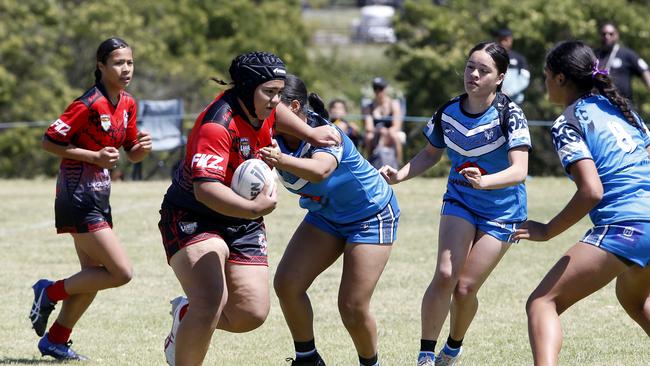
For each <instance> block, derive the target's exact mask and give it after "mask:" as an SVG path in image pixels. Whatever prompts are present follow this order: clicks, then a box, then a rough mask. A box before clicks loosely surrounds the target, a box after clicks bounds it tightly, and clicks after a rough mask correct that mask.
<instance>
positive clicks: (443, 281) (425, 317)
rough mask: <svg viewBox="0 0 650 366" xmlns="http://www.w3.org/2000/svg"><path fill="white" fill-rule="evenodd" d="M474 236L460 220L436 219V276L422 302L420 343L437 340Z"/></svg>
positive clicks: (464, 222) (453, 217) (451, 217)
mask: <svg viewBox="0 0 650 366" xmlns="http://www.w3.org/2000/svg"><path fill="white" fill-rule="evenodd" d="M475 234H476V228H475V227H474V225H472V224H471V223H469V222H468V221H465V220H464V219H461V218H459V217H456V216H450V215H443V216H442V217H441V218H440V232H439V234H438V261H437V264H436V272H435V274H434V275H433V279H432V280H431V283H430V284H429V287H428V288H427V290H426V292H425V293H424V297H423V298H422V313H421V317H422V339H429V340H437V339H438V336H440V330H441V329H442V325H443V323H444V322H445V319H446V318H447V314H448V313H449V303H450V301H451V295H452V293H453V291H454V288H455V287H456V283H457V282H458V279H459V277H460V274H461V272H462V271H463V267H464V266H465V261H466V259H467V256H468V253H469V250H470V247H471V245H472V241H473V240H474V236H475Z"/></svg>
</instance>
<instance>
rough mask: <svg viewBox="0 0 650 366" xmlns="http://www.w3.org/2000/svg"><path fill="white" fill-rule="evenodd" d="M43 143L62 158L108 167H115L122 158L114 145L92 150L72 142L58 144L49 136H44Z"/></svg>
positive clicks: (48, 149) (46, 149)
mask: <svg viewBox="0 0 650 366" xmlns="http://www.w3.org/2000/svg"><path fill="white" fill-rule="evenodd" d="M41 145H42V146H43V149H44V150H45V151H47V152H49V153H51V154H54V155H56V156H59V157H61V158H65V159H72V160H78V161H83V162H86V163H90V164H95V165H97V166H100V167H102V168H106V169H110V168H113V167H115V165H116V164H117V161H118V160H119V158H120V152H119V151H118V150H117V149H116V148H114V147H112V146H107V147H105V148H103V149H101V150H99V151H92V150H87V149H82V148H80V147H76V146H74V145H71V144H66V145H61V144H57V143H54V142H52V141H50V140H49V139H48V138H47V137H44V138H43V140H42V142H41Z"/></svg>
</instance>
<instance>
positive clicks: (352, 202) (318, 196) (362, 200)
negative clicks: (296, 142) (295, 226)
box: [276, 112, 393, 223]
mask: <svg viewBox="0 0 650 366" xmlns="http://www.w3.org/2000/svg"><path fill="white" fill-rule="evenodd" d="M307 122H308V123H309V125H310V126H312V127H318V126H322V125H329V126H331V127H332V128H336V127H335V126H334V125H332V124H331V123H330V122H328V121H326V120H325V119H323V118H322V117H321V116H319V115H318V114H316V113H313V112H309V115H308V117H307ZM336 130H337V131H338V132H339V134H340V135H341V137H342V144H341V145H339V146H335V147H314V146H311V145H310V144H309V143H306V142H304V141H301V142H300V146H298V148H297V149H295V150H294V149H291V148H289V147H288V146H287V145H286V143H285V141H284V140H283V139H282V137H281V136H277V137H276V139H277V141H278V146H279V147H280V150H281V151H282V152H283V153H285V154H288V155H291V156H294V157H297V158H310V157H311V156H312V155H313V154H315V153H317V152H326V153H329V154H332V156H334V157H335V158H336V161H337V163H338V166H337V167H336V169H335V170H334V171H333V172H332V173H331V174H330V176H329V177H327V179H325V180H323V181H321V182H319V183H311V182H309V181H307V180H306V179H303V178H299V177H297V176H295V175H293V174H291V173H289V172H286V171H281V170H278V173H279V176H280V180H281V181H282V184H283V185H284V186H285V187H286V188H287V189H288V190H289V191H290V192H292V193H296V194H298V195H300V196H301V197H300V207H302V208H305V209H307V210H309V211H310V212H313V213H317V214H319V215H321V216H322V217H324V218H325V219H327V220H329V221H331V222H334V223H350V222H354V221H357V220H361V219H365V218H367V217H369V216H372V215H375V214H377V213H378V212H380V211H381V210H382V209H383V208H384V207H386V205H387V204H388V203H389V201H390V199H391V197H392V195H393V190H392V188H391V187H390V186H389V185H388V183H386V181H385V180H384V179H383V178H382V177H381V175H379V172H378V171H377V170H376V169H375V168H373V167H372V165H370V163H368V161H367V160H366V159H364V158H363V157H362V156H361V154H359V152H358V151H357V149H356V147H355V146H354V144H353V143H352V141H351V140H350V139H349V138H348V137H347V136H346V135H345V134H344V133H342V132H341V131H340V130H339V129H338V128H336Z"/></svg>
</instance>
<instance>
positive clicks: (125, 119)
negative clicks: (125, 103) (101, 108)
mask: <svg viewBox="0 0 650 366" xmlns="http://www.w3.org/2000/svg"><path fill="white" fill-rule="evenodd" d="M127 123H129V112H127V111H124V128H126V124H127Z"/></svg>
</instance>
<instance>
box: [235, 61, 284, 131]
mask: <svg viewBox="0 0 650 366" xmlns="http://www.w3.org/2000/svg"><path fill="white" fill-rule="evenodd" d="M228 71H229V72H230V78H231V79H232V81H233V83H234V84H235V88H234V89H235V93H236V94H237V96H238V97H239V98H240V99H241V100H242V102H244V105H245V106H246V109H248V112H249V113H250V114H251V115H253V116H256V114H255V105H254V103H253V94H254V92H255V88H257V86H258V85H260V84H263V83H265V82H267V81H269V80H284V79H285V78H286V76H287V70H286V67H285V66H284V62H283V61H282V60H281V59H280V58H279V57H278V56H276V55H274V54H272V53H269V52H260V51H255V52H249V53H245V54H242V55H239V56H237V57H235V59H234V60H232V63H231V64H230V69H229V70H228ZM258 118H259V117H258Z"/></svg>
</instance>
